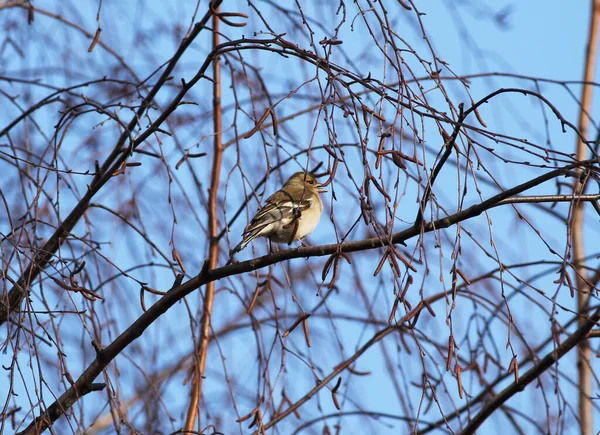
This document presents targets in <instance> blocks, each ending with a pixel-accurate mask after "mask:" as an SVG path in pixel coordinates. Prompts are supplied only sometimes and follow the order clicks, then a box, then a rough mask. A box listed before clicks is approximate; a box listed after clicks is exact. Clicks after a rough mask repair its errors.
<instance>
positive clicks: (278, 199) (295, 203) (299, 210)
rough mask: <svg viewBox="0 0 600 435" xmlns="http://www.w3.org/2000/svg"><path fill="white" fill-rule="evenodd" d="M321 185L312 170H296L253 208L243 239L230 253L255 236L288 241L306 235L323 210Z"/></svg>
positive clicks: (283, 241) (288, 242) (244, 245)
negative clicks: (279, 186) (256, 210)
mask: <svg viewBox="0 0 600 435" xmlns="http://www.w3.org/2000/svg"><path fill="white" fill-rule="evenodd" d="M320 187H321V184H320V183H319V182H318V181H317V180H316V179H315V177H314V175H312V174H311V173H306V172H296V173H295V174H294V175H292V176H291V177H290V178H289V179H288V180H287V181H286V182H285V184H284V185H283V187H282V188H281V189H280V190H278V191H277V192H275V193H274V194H273V195H271V196H269V198H267V202H266V204H265V205H264V207H262V208H261V209H259V210H258V212H256V215H255V216H254V217H253V218H252V220H251V221H250V223H249V224H248V226H246V229H244V233H243V234H242V241H241V242H240V243H239V244H238V245H237V246H236V247H235V248H233V249H232V250H231V252H230V253H229V255H230V256H233V255H234V254H235V253H237V252H239V251H241V250H242V249H244V248H245V247H246V245H248V243H250V242H251V241H252V240H254V239H256V238H257V237H268V238H269V240H271V241H272V242H276V243H287V244H288V245H289V244H291V243H292V242H293V241H294V240H302V239H303V238H304V237H306V236H308V235H309V234H310V233H312V231H313V230H314V229H315V227H316V226H317V224H318V223H319V220H320V219H321V213H322V212H323V203H322V202H321V198H319V193H323V192H325V190H324V189H320Z"/></svg>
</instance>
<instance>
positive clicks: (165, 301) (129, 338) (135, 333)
mask: <svg viewBox="0 0 600 435" xmlns="http://www.w3.org/2000/svg"><path fill="white" fill-rule="evenodd" d="M588 163H589V162H588ZM576 166H577V165H575V164H574V165H569V166H567V167H565V168H561V169H556V170H554V171H551V172H548V173H547V174H544V175H541V176H539V177H537V178H535V179H533V180H530V181H528V182H526V183H523V184H520V185H518V186H516V187H513V188H512V189H509V190H506V191H504V192H501V193H499V194H498V195H495V196H494V197H492V198H490V199H488V200H486V201H483V202H482V203H480V204H477V205H474V206H471V207H469V208H467V209H465V210H462V211H460V212H458V213H455V214H453V215H450V216H447V217H445V218H442V219H438V220H436V221H434V222H429V223H425V224H424V225H423V226H422V228H419V227H416V226H411V227H410V228H408V229H406V230H404V231H400V232H398V233H395V234H393V235H392V236H391V237H389V238H387V237H383V238H378V237H374V238H370V239H365V240H360V241H356V242H346V243H341V244H331V245H321V246H310V247H301V248H296V249H288V250H285V251H279V252H276V253H273V254H269V255H265V256H262V257H259V258H255V259H252V260H247V261H243V262H240V263H235V264H231V265H227V266H223V267H220V268H217V269H212V270H210V269H209V267H208V262H206V263H205V267H204V268H203V269H202V271H201V272H200V273H199V274H198V275H197V276H196V277H194V278H192V279H190V280H189V281H187V282H186V283H184V284H182V285H180V286H177V287H175V288H173V289H171V290H170V291H168V292H167V293H166V294H165V295H164V296H163V297H162V299H160V300H159V301H158V302H156V303H155V304H154V305H152V306H151V307H150V308H149V309H148V310H147V311H146V312H144V313H143V314H142V315H141V316H140V317H139V318H138V319H137V320H136V321H135V322H134V323H133V324H132V325H131V326H130V327H129V328H127V329H126V330H125V331H123V333H122V334H121V335H119V336H118V337H117V338H116V339H115V340H114V341H113V342H112V343H111V344H110V345H109V346H108V347H106V348H105V349H104V350H102V351H100V352H98V355H97V357H96V359H95V360H94V361H93V362H92V363H91V364H90V366H89V367H88V368H87V369H86V370H85V371H84V372H83V374H82V375H81V376H80V377H79V379H77V381H76V382H75V384H73V386H72V387H71V388H69V389H68V390H67V391H66V392H65V393H64V394H63V395H62V396H61V397H60V398H59V399H58V400H57V401H56V402H55V403H54V404H53V405H51V406H50V408H48V409H59V410H61V413H64V412H66V410H67V409H68V408H69V406H70V405H71V404H72V403H74V401H73V398H75V399H77V398H78V394H77V392H78V391H85V390H86V388H89V385H91V383H92V382H93V381H94V379H96V377H97V376H98V375H100V373H101V372H102V370H104V369H105V368H106V367H107V366H108V364H109V363H110V362H111V361H112V360H113V359H115V358H116V357H117V355H119V354H120V353H121V352H122V351H123V350H124V349H125V348H126V347H127V346H129V344H131V343H132V342H133V341H134V340H136V339H137V338H138V337H140V336H141V335H142V334H143V333H144V331H145V330H146V329H147V328H148V327H149V326H150V325H151V324H152V323H153V322H154V321H155V320H156V319H158V318H159V317H160V316H162V315H163V314H164V313H166V312H167V310H168V309H169V308H171V307H172V306H173V305H175V304H176V303H177V302H178V301H180V300H181V299H183V298H184V297H185V296H187V295H188V294H190V293H191V292H193V291H194V290H196V289H198V288H200V287H202V286H203V285H206V284H207V283H209V282H211V281H216V280H219V279H222V278H226V277H229V276H233V275H238V274H241V273H246V272H251V271H253V270H257V269H261V268H263V267H266V266H269V265H271V264H275V263H280V262H282V261H285V260H290V259H292V258H308V257H320V256H325V255H331V254H333V253H336V252H356V251H365V250H370V249H375V248H380V247H384V246H387V245H389V244H397V243H402V242H404V241H406V240H409V239H411V238H413V237H418V236H419V235H420V234H421V232H424V233H426V232H432V231H434V230H439V229H442V228H448V227H450V226H452V225H454V224H456V223H458V222H462V221H465V220H468V219H470V218H473V217H475V216H478V215H480V214H481V213H483V212H484V211H486V210H488V209H490V208H492V207H494V206H496V204H498V203H499V202H501V201H503V200H506V199H507V198H510V197H512V196H514V195H517V194H519V193H521V192H523V191H525V190H527V189H530V188H532V187H534V186H537V185H539V184H542V183H543V182H545V181H548V180H551V179H553V178H556V177H559V176H573V177H577V176H578V175H577V174H576V173H575V172H574V171H573V168H574V167H576ZM590 329H591V327H590ZM388 333H389V332H388ZM586 334H587V331H586ZM381 338H382V337H379V339H381ZM60 415H61V414H60V413H59V414H56V413H54V414H52V415H51V414H49V412H48V411H46V412H45V413H44V414H43V415H42V416H40V417H38V418H37V419H36V420H35V421H34V423H32V424H31V425H30V426H29V427H28V428H27V429H26V430H25V431H24V432H22V433H23V434H33V433H41V431H43V430H44V429H46V428H47V427H49V426H50V425H51V424H52V423H53V422H54V421H56V419H57V418H58V417H59V416H60ZM36 422H42V424H43V427H42V429H41V430H39V427H36V426H35V424H36ZM34 430H36V431H38V432H33V431H34Z"/></svg>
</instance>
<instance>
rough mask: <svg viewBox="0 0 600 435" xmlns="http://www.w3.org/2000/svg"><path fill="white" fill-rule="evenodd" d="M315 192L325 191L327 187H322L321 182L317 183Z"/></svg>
mask: <svg viewBox="0 0 600 435" xmlns="http://www.w3.org/2000/svg"><path fill="white" fill-rule="evenodd" d="M317 192H319V193H325V192H327V189H323V188H322V185H321V184H318V185H317Z"/></svg>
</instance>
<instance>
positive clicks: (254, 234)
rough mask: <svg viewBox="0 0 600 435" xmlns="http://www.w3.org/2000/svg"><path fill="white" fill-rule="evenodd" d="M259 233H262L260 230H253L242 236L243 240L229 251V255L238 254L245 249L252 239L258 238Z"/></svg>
mask: <svg viewBox="0 0 600 435" xmlns="http://www.w3.org/2000/svg"><path fill="white" fill-rule="evenodd" d="M259 233H260V231H252V232H250V233H248V234H246V235H245V236H244V237H243V238H242V241H241V242H240V243H238V244H237V245H236V247H235V248H233V249H232V250H231V251H229V256H230V257H233V256H234V255H235V254H237V253H238V252H240V251H241V250H242V249H244V248H245V247H246V246H248V243H250V242H251V241H252V240H254V239H256V238H257V237H258V236H259V235H260V234H259Z"/></svg>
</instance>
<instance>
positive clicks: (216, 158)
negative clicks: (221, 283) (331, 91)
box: [185, 7, 223, 431]
mask: <svg viewBox="0 0 600 435" xmlns="http://www.w3.org/2000/svg"><path fill="white" fill-rule="evenodd" d="M213 12H214V15H213V19H212V24H213V40H212V45H213V50H214V49H215V48H216V47H217V46H218V45H219V16H218V15H219V8H218V7H217V8H216V9H215V10H214V11H213ZM213 128H214V145H213V167H212V176H211V180H210V192H209V198H208V230H209V233H210V242H209V243H210V245H209V258H208V268H209V269H214V268H215V267H216V266H217V258H218V255H219V238H218V235H219V229H218V221H217V193H218V191H219V178H220V173H221V160H222V152H223V146H222V141H221V64H220V63H219V58H218V56H215V58H214V59H213ZM214 299H215V283H214V281H213V282H210V283H208V284H207V286H206V290H205V293H204V304H203V311H202V320H201V324H200V345H199V347H198V360H197V364H196V368H195V372H194V380H193V381H192V392H191V397H190V403H189V406H188V415H187V419H186V423H185V429H186V430H188V431H192V430H193V428H194V422H195V421H196V420H197V419H198V411H199V408H200V398H201V397H202V379H203V377H204V369H205V367H206V355H207V353H208V344H209V340H210V322H211V317H212V311H213V303H214ZM198 430H200V428H198Z"/></svg>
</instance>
